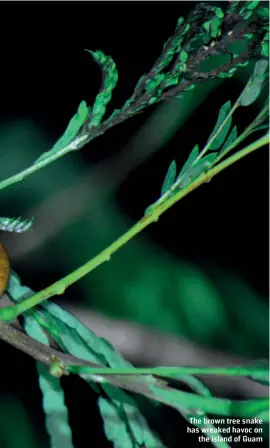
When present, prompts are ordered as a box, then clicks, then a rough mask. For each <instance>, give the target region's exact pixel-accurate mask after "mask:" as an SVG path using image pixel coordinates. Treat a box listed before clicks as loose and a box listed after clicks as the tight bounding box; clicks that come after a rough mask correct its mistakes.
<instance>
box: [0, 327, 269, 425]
mask: <svg viewBox="0 0 270 448" xmlns="http://www.w3.org/2000/svg"><path fill="white" fill-rule="evenodd" d="M0 338H1V339H2V340H4V341H6V342H8V343H9V344H11V345H12V346H14V347H16V348H18V349H19V350H21V351H23V352H24V353H26V354H28V355H30V356H31V357H32V358H34V359H35V360H36V361H38V362H41V363H43V364H46V365H47V366H48V367H49V368H50V372H51V373H52V374H55V375H57V376H61V375H65V374H68V373H69V371H73V372H74V373H78V374H80V375H81V376H83V377H84V378H85V376H86V375H87V376H88V379H89V380H91V381H93V382H97V383H104V382H105V383H110V384H111V385H113V386H115V387H119V388H122V389H124V390H127V391H129V392H133V393H138V394H141V395H143V396H145V397H147V398H150V399H152V400H156V401H158V402H160V403H163V404H165V405H168V406H171V407H173V408H176V409H177V410H179V409H180V408H181V403H182V406H185V407H186V408H187V409H192V408H193V409H194V408H195V409H198V408H199V409H202V410H204V411H205V412H208V413H212V414H217V415H227V416H238V417H254V414H255V415H258V414H259V415H260V417H261V418H263V419H267V415H266V414H267V412H266V411H265V410H266V409H268V405H269V401H268V399H266V398H262V399H256V400H244V401H232V400H229V399H219V398H214V397H201V396H199V395H196V394H192V393H189V392H182V391H180V390H175V389H173V388H171V387H169V386H168V384H167V382H166V381H164V380H162V379H159V378H156V377H153V376H149V372H150V371H155V370H156V372H157V374H164V373H166V372H165V370H164V369H165V368H161V369H146V370H147V372H148V373H147V372H146V370H145V369H143V371H142V369H140V370H137V369H132V372H134V374H128V373H127V374H123V372H124V371H123V372H119V374H115V373H111V372H113V370H112V369H110V368H107V369H104V368H102V366H99V365H97V364H95V363H91V362H89V361H85V360H83V359H79V358H76V357H74V356H72V355H69V354H67V353H62V352H60V351H58V350H55V349H53V348H51V347H48V346H46V345H44V344H42V343H40V342H38V341H36V340H35V339H32V338H31V337H29V336H27V335H26V334H25V333H23V332H21V331H19V330H17V329H15V328H14V327H12V326H11V325H8V324H5V323H4V322H1V321H0ZM56 365H57V367H55V366H56ZM114 370H115V369H114ZM169 370H170V371H172V368H169V367H168V368H167V372H168V371H169ZM177 370H178V372H179V373H180V372H182V374H186V373H188V372H190V373H196V372H197V373H207V374H215V375H217V374H221V375H224V374H226V375H227V374H229V375H230V374H231V375H241V376H243V375H244V376H246V375H250V374H252V373H253V371H252V370H251V369H247V368H227V369H205V368H185V367H182V368H177ZM140 371H141V372H143V373H144V374H145V375H146V376H143V375H142V374H140V375H137V373H139V372H140ZM98 372H99V373H100V372H104V373H102V375H100V374H99V373H98ZM89 373H90V374H89ZM256 373H258V370H256ZM263 373H265V371H263ZM179 379H180V377H179ZM262 412H263V414H261V413H262Z"/></svg>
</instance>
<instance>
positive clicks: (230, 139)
mask: <svg viewBox="0 0 270 448" xmlns="http://www.w3.org/2000/svg"><path fill="white" fill-rule="evenodd" d="M236 139H237V127H236V126H234V127H233V128H232V130H231V132H230V133H229V135H228V137H227V140H226V142H225V143H224V145H223V146H222V148H221V150H220V154H222V153H223V152H224V151H226V150H227V148H229V147H230V146H231V145H232V144H233V143H234V142H235V140H236Z"/></svg>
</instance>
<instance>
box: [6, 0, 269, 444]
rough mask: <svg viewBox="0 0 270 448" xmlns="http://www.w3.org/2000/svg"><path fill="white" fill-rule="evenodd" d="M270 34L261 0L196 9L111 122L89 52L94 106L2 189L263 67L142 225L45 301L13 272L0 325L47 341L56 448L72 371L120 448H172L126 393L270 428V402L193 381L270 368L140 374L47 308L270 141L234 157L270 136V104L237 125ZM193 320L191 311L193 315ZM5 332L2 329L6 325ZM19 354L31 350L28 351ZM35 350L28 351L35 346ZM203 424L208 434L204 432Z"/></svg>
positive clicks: (172, 170)
mask: <svg viewBox="0 0 270 448" xmlns="http://www.w3.org/2000/svg"><path fill="white" fill-rule="evenodd" d="M268 33H269V30H268V10H267V9H266V8H261V7H260V2H258V1H252V2H245V3H244V4H243V2H230V3H229V6H228V7H227V9H226V10H225V11H223V10H222V9H221V8H219V7H216V6H210V5H207V4H204V3H203V4H200V5H197V6H195V8H194V10H193V11H192V13H191V14H190V15H189V16H188V17H187V19H186V20H185V19H184V18H182V17H181V18H180V19H179V20H178V22H177V26H176V29H175V33H174V35H173V36H172V37H171V38H169V39H168V41H167V42H166V43H165V45H164V47H163V51H162V54H161V56H160V58H159V59H158V60H157V61H156V62H155V64H154V65H153V67H152V68H151V70H150V71H149V72H148V73H147V74H145V75H143V76H142V77H141V78H140V80H139V81H138V83H137V85H136V86H135V89H134V92H133V94H132V95H131V97H130V98H129V99H128V100H127V101H126V102H125V104H124V105H123V107H122V108H121V109H117V110H114V111H113V112H112V114H111V115H110V116H109V118H107V119H104V117H105V115H106V112H107V105H108V104H109V102H110V100H111V97H112V92H113V90H114V88H115V86H116V83H117V80H118V73H117V69H116V65H115V63H114V61H113V59H112V58H111V57H110V56H107V55H105V54H104V53H103V52H101V51H96V52H92V51H89V50H87V51H88V52H89V53H90V54H91V55H92V57H93V58H94V60H95V61H96V62H97V63H98V64H99V65H100V67H101V70H102V75H103V79H102V85H101V88H100V91H99V93H98V95H97V97H96V100H95V102H94V105H93V107H92V108H90V107H88V106H87V104H86V102H85V101H82V102H81V104H80V105H79V108H78V111H77V113H76V114H75V115H74V117H73V118H72V119H71V121H70V122H69V124H68V126H67V129H66V131H65V132H64V134H63V135H62V137H61V138H60V139H59V140H58V141H57V142H56V144H55V145H54V146H53V148H52V149H51V150H49V151H47V152H45V153H43V154H42V155H41V156H40V157H39V158H38V159H37V160H36V161H35V162H34V163H33V164H32V165H31V166H30V167H29V168H27V169H25V170H24V171H22V172H20V173H18V174H15V175H14V176H11V177H10V178H8V179H6V180H3V181H2V182H0V188H1V189H3V188H6V187H7V186H9V185H12V184H14V183H16V182H18V181H22V180H23V179H24V178H25V177H27V176H28V175H30V174H32V173H34V172H36V171H37V170H39V169H41V168H42V167H45V166H46V165H48V164H50V163H51V162H53V161H54V160H56V159H58V158H60V157H62V156H64V155H65V154H67V153H68V152H70V151H74V150H78V149H80V148H82V147H83V146H84V145H85V144H86V143H88V142H90V141H91V140H92V139H94V138H95V137H97V136H99V135H102V134H103V133H104V132H106V131H107V130H108V129H109V128H111V127H112V126H114V125H116V124H119V123H121V122H122V121H124V120H125V119H127V118H129V117H132V116H134V115H136V114H138V113H139V112H141V111H143V110H144V109H145V108H146V107H149V106H151V105H153V104H155V103H158V102H160V101H162V100H166V99H168V98H171V97H173V96H177V95H180V94H181V95H182V94H183V93H185V92H187V91H189V90H191V89H193V88H194V86H195V84H197V83H199V82H205V81H207V80H209V79H213V78H215V79H216V78H222V79H224V78H230V77H232V76H233V75H234V74H235V72H236V71H237V70H239V69H240V68H241V67H243V66H246V65H247V64H248V63H249V62H250V61H251V60H252V59H256V61H257V62H256V63H255V67H254V72H253V74H252V76H251V78H250V80H249V82H248V84H247V86H246V87H245V88H244V90H243V92H242V93H241V95H240V97H239V98H238V100H237V101H236V102H235V104H234V105H233V106H232V105H231V101H227V102H226V103H225V104H223V106H222V107H221V108H220V111H219V113H218V116H217V121H216V124H215V126H214V128H213V131H212V132H211V134H210V136H209V138H208V140H207V142H206V144H205V146H204V148H203V149H202V150H201V151H200V149H199V146H198V145H195V146H194V148H193V149H192V150H191V152H190V155H189V157H188V158H187V161H186V163H185V164H184V165H183V167H182V169H181V170H179V172H178V170H177V165H176V162H175V161H174V160H173V161H172V162H171V164H170V166H169V169H168V171H167V174H166V175H165V179H164V182H163V184H162V187H161V195H160V197H159V198H158V199H157V200H156V201H155V202H154V203H153V204H151V205H150V206H149V207H148V208H147V209H146V211H145V214H144V216H143V218H142V219H141V220H140V221H139V222H138V223H137V224H135V225H134V226H133V227H132V228H131V229H129V230H128V231H127V232H126V233H125V234H123V235H122V236H120V237H119V238H118V239H117V240H116V241H114V242H113V243H112V244H111V245H110V246H108V247H107V248H106V249H104V250H103V251H102V252H101V253H99V254H98V255H97V256H95V257H94V258H92V259H91V260H90V261H88V262H87V263H85V264H84V265H83V266H81V267H79V268H78V269H76V270H74V271H73V272H71V273H70V274H68V275H67V276H66V277H64V278H62V279H61V280H59V281H57V282H55V283H54V284H52V285H51V286H49V287H47V288H45V289H44V290H43V291H40V292H38V293H35V292H34V291H32V290H31V289H30V288H28V287H26V286H23V285H22V284H21V281H20V279H19V277H18V276H17V275H16V274H15V273H12V275H11V278H10V282H9V286H8V289H7V292H8V294H9V296H10V298H11V300H12V301H13V302H14V305H13V306H11V307H5V308H3V309H1V310H0V318H1V319H2V321H5V322H10V321H12V320H13V319H14V318H16V317H18V316H21V315H22V318H23V322H24V330H25V333H26V334H27V335H28V336H30V337H31V338H32V339H33V340H36V341H38V342H40V343H41V344H40V353H41V354H42V351H44V350H46V351H45V352H44V353H49V354H50V355H48V357H47V364H48V366H49V369H48V368H47V367H46V366H45V365H44V364H42V363H40V362H39V361H40V358H39V355H38V354H35V356H34V351H33V353H32V355H33V357H35V358H36V359H37V361H38V363H37V369H38V376H39V385H40V389H41V391H42V394H43V410H44V412H45V415H46V427H47V431H48V433H49V435H50V439H51V446H52V447H55V448H62V447H67V448H68V447H72V446H73V444H72V433H71V429H70V426H69V421H68V410H67V407H66V404H65V397H64V392H63V390H62V386H61V382H60V378H59V377H61V376H62V375H68V374H72V373H73V374H77V375H79V376H80V377H81V378H83V379H84V380H85V381H86V382H87V383H88V384H89V386H90V387H92V388H93V389H94V390H95V391H96V392H97V394H99V399H98V406H99V410H100V413H101V416H102V418H103V421H104V432H105V434H106V436H107V438H108V440H110V441H112V442H113V444H114V446H115V447H117V448H121V447H123V448H129V447H130V448H134V447H135V448H139V447H146V448H158V447H160V448H162V447H164V444H163V442H162V441H161V440H160V438H159V436H158V435H156V434H155V433H154V432H153V431H152V429H151V428H150V426H149V425H148V423H147V421H146V419H145V418H144V416H143V415H142V413H141V411H140V409H139V406H138V404H137V402H136V399H135V398H131V396H130V395H128V393H127V392H135V393H137V394H141V395H143V396H145V397H147V398H149V399H150V400H151V401H153V402H157V403H161V404H166V405H168V406H171V407H173V408H174V409H176V410H177V411H178V412H179V413H180V414H181V415H182V416H183V417H184V418H185V419H187V420H188V421H190V420H189V419H190V418H191V417H194V416H196V415H198V413H199V415H200V416H207V413H210V414H214V415H225V416H229V417H231V416H232V417H237V416H239V417H243V416H244V417H247V418H252V417H257V416H260V418H262V419H263V421H268V419H269V415H268V407H269V401H268V400H267V399H257V400H248V401H245V402H241V401H233V400H229V399H221V398H216V397H213V396H212V395H211V393H210V391H209V390H208V389H207V388H206V387H205V386H204V385H203V384H202V382H201V381H200V380H199V379H198V378H197V377H196V376H194V375H200V374H204V373H207V374H212V375H219V374H225V375H239V376H243V377H248V378H251V379H252V380H253V381H257V382H258V383H263V384H266V383H268V379H269V377H268V371H269V368H268V363H265V361H261V362H259V363H257V364H256V365H251V366H247V367H237V368H230V367H226V368H223V369H215V368H210V369H203V368H192V367H191V368H187V367H181V368H180V367H157V368H150V369H140V368H134V367H133V366H132V365H131V364H130V363H128V362H127V361H125V360H124V359H123V358H122V356H121V355H120V354H119V353H118V352H117V351H116V350H115V349H114V348H113V347H112V345H111V344H109V343H108V342H107V341H105V340H104V339H102V338H99V337H97V336H96V335H95V334H94V333H93V332H91V331H90V330H88V329H87V328H86V327H85V326H84V325H83V324H82V323H80V321H78V320H77V319H76V318H75V317H74V316H72V315H71V314H69V313H67V312H66V311H64V310H63V309H62V308H61V307H59V306H57V305H56V304H54V303H51V302H48V301H46V300H47V299H48V298H51V297H52V296H54V295H56V294H63V293H64V291H65V289H66V288H67V287H68V286H69V285H71V284H72V283H74V282H76V281H78V280H79V279H81V278H82V277H84V276H85V275H86V274H88V273H89V272H91V271H93V270H94V269H95V268H97V267H98V266H100V265H101V264H102V263H104V262H105V261H109V260H110V257H111V256H112V254H114V253H115V252H116V251H117V250H118V249H120V248H121V247H122V246H124V245H125V244H126V243H127V242H128V241H130V240H131V239H132V238H133V237H134V236H135V235H137V234H138V233H139V232H141V231H142V230H143V229H144V228H146V227H147V226H148V225H150V224H151V223H153V222H155V221H157V220H158V219H159V217H160V216H161V215H162V214H163V213H164V212H165V211H166V210H168V209H169V208H170V207H171V206H172V205H174V204H175V203H176V202H178V201H179V200H180V199H182V198H183V197H184V196H186V195H187V194H189V193H190V192H191V191H193V190H194V189H196V188H197V187H199V186H200V185H202V184H203V183H205V182H209V180H211V179H212V178H213V177H214V176H215V175H217V174H218V173H219V172H221V171H223V170H224V169H225V168H227V167H229V166H230V165H232V164H233V163H234V162H236V161H238V160H240V159H241V158H243V157H245V156H246V155H247V154H250V153H251V152H253V151H255V150H256V149H258V148H260V147H262V146H264V145H266V144H267V143H268V141H269V136H268V133H266V134H265V135H263V136H261V137H260V138H258V139H256V140H254V141H252V142H251V143H250V144H249V145H248V146H246V147H245V146H244V147H243V148H241V149H240V150H238V151H236V152H235V153H234V154H233V155H230V156H228V154H229V153H231V152H232V151H233V150H234V149H235V148H236V147H237V146H238V145H240V143H242V142H243V141H244V140H245V139H246V138H247V137H249V136H251V135H252V134H253V133H254V132H258V131H261V130H264V131H265V130H266V129H268V123H267V120H268V103H267V104H266V105H265V106H264V108H263V109H262V110H261V111H260V113H259V114H258V115H257V117H256V118H255V119H254V120H253V121H252V122H251V123H250V124H249V126H248V127H247V128H246V129H245V130H244V131H243V132H242V133H240V135H238V130H237V126H236V125H233V118H232V117H233V114H234V112H235V111H236V110H237V109H238V108H240V107H247V106H249V105H251V104H253V103H254V101H255V100H257V98H259V96H260V94H261V92H262V90H263V88H264V86H265V85H266V81H267V79H268V73H267V69H268V61H267V57H268V40H269V34H268ZM239 40H245V42H246V44H247V51H246V52H245V53H243V54H242V53H241V54H238V53H236V52H235V51H234V50H232V44H233V43H235V42H238V41H239ZM220 54H225V55H226V56H228V55H229V56H230V60H229V62H226V63H224V64H223V65H221V66H218V67H216V68H214V69H213V70H211V71H210V72H205V71H204V70H203V63H204V62H205V61H206V60H207V59H209V58H214V59H215V57H216V56H219V55H220ZM32 224H33V219H30V220H21V219H20V218H18V219H15V218H4V217H3V218H0V229H1V230H5V231H9V232H18V233H22V232H24V231H27V230H28V229H30V227H31V226H32ZM188 312H190V311H189V310H187V313H188ZM0 324H1V325H2V324H3V322H1V321H0ZM3 325H4V324H3ZM0 334H1V332H0ZM48 335H49V336H50V337H51V338H52V339H53V340H54V341H55V342H56V343H57V344H58V347H59V348H60V349H61V351H55V352H52V351H50V350H51V348H50V344H49V339H48ZM9 342H10V343H13V344H15V345H16V338H14V336H13V335H12V334H11V333H10V340H9ZM26 342H27V344H28V345H30V346H31V339H30V338H28V339H26ZM32 344H33V342H32ZM20 347H21V349H22V350H25V351H26V348H25V346H23V343H22V344H21V345H20ZM27 350H28V351H27V353H29V347H28V349H27ZM35 353H36V352H35ZM70 355H72V356H70ZM172 380H173V381H178V383H179V384H177V387H176V386H173V385H172ZM181 383H183V384H185V385H187V386H188V387H189V388H190V389H191V390H193V391H194V393H190V392H183V391H182V390H181V389H180V388H181ZM196 425H197V426H198V427H199V428H202V424H199V423H198V424H196ZM206 427H207V428H208V429H210V428H212V429H213V427H212V426H211V425H206V424H205V425H204V428H206ZM214 445H215V446H217V447H226V446H228V445H227V444H226V443H224V442H215V443H214Z"/></svg>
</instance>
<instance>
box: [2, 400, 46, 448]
mask: <svg viewBox="0 0 270 448" xmlns="http://www.w3.org/2000/svg"><path fill="white" fill-rule="evenodd" d="M14 416H16V431H14ZM0 421H1V423H0V428H1V433H0V441H1V448H18V447H27V448H37V446H40V445H39V442H40V440H39V438H38V432H37V430H36V428H35V427H34V425H33V423H32V421H31V418H30V416H29V415H28V413H27V411H26V409H25V406H24V405H23V404H22V403H21V402H20V401H19V399H18V397H17V398H16V399H15V397H14V396H6V397H4V396H3V395H2V396H1V400H0Z"/></svg>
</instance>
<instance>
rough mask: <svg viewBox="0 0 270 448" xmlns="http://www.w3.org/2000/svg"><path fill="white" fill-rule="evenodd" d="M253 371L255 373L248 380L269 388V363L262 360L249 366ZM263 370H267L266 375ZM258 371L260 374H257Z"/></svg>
mask: <svg viewBox="0 0 270 448" xmlns="http://www.w3.org/2000/svg"><path fill="white" fill-rule="evenodd" d="M248 367H249V368H251V369H252V370H254V373H252V374H251V375H249V377H248V378H250V379H251V380H253V381H256V382H257V383H261V384H264V385H265V386H269V384H270V378H269V361H268V360H266V359H261V360H259V361H255V362H253V363H252V364H250V365H249V366H248ZM262 369H265V373H262ZM257 370H258V371H259V372H257Z"/></svg>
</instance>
